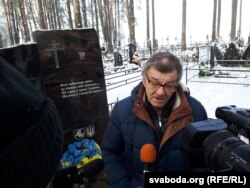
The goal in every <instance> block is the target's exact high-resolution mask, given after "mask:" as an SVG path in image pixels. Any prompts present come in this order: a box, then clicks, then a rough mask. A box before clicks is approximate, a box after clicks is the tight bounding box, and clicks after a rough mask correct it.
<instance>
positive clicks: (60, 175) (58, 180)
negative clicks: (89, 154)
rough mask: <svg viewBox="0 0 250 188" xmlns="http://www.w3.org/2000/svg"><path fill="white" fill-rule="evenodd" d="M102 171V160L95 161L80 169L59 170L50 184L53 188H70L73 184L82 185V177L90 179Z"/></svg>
mask: <svg viewBox="0 0 250 188" xmlns="http://www.w3.org/2000/svg"><path fill="white" fill-rule="evenodd" d="M103 169H104V162H103V160H102V159H95V160H93V161H90V162H89V163H87V164H85V165H84V166H83V167H81V168H80V169H77V167H76V166H71V167H67V168H63V169H60V170H58V171H57V172H56V174H55V177H54V178H53V180H52V182H51V184H52V186H53V188H71V187H72V186H73V185H74V184H80V185H81V184H83V179H82V178H83V177H91V176H93V175H96V174H98V173H99V172H101V171H102V170H103Z"/></svg>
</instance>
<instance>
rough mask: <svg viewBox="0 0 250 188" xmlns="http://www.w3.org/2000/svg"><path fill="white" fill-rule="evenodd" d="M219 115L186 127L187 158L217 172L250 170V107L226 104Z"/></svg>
mask: <svg viewBox="0 0 250 188" xmlns="http://www.w3.org/2000/svg"><path fill="white" fill-rule="evenodd" d="M215 115H216V117H217V118H218V119H208V120H205V121H199V122H194V123H192V124H191V126H188V127H186V128H185V130H184V134H183V140H185V141H184V142H183V145H182V154H183V157H184V159H185V160H187V162H188V163H189V164H190V165H191V166H192V167H195V168H208V169H209V170H210V171H213V172H232V171H236V172H250V144H249V139H250V109H244V108H238V107H236V106H234V105H231V106H223V107H218V108H217V109H216V112H215Z"/></svg>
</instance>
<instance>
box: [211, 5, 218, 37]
mask: <svg viewBox="0 0 250 188" xmlns="http://www.w3.org/2000/svg"><path fill="white" fill-rule="evenodd" d="M216 14H217V0H214V9H213V25H212V41H215V39H216V33H215V32H216Z"/></svg>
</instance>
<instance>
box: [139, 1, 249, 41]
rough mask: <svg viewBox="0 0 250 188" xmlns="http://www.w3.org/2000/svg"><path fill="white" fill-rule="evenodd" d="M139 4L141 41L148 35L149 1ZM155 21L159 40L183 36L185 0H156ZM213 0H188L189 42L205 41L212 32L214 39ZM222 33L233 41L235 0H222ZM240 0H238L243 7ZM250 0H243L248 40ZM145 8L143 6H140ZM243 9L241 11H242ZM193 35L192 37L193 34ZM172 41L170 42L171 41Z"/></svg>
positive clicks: (243, 29)
mask: <svg viewBox="0 0 250 188" xmlns="http://www.w3.org/2000/svg"><path fill="white" fill-rule="evenodd" d="M138 1H140V2H141V3H140V5H139V6H138V3H137V4H136V3H135V4H136V6H135V7H136V8H135V17H136V19H137V25H136V38H137V40H138V42H141V41H144V40H145V38H146V16H145V15H146V13H145V7H146V1H143V0H137V2H138ZM154 2H155V22H156V23H155V24H156V38H157V39H158V40H159V43H162V42H163V43H164V42H165V43H167V40H166V39H167V36H169V39H170V40H171V41H172V42H175V39H174V38H176V37H177V38H178V40H180V36H181V15H182V0H155V1H154ZM213 2H214V1H213V0H187V23H186V24H187V35H186V37H187V43H189V42H190V38H191V40H192V42H195V41H205V40H206V36H207V35H208V36H209V38H210V39H211V33H212V19H213V17H212V16H213ZM221 3H222V5H221V6H222V10H221V31H220V33H221V36H222V38H223V39H224V40H225V41H226V42H229V33H230V30H231V6H232V0H221ZM239 4H240V0H238V8H239ZM249 7H250V0H243V4H242V37H243V38H244V40H245V42H247V37H248V36H249V30H250V11H249ZM140 9H141V10H140ZM238 12H239V11H238ZM238 19H239V16H238V18H237V27H236V31H237V30H238V28H239V26H238V25H239V20H238ZM190 36H191V37H190ZM171 41H170V42H171Z"/></svg>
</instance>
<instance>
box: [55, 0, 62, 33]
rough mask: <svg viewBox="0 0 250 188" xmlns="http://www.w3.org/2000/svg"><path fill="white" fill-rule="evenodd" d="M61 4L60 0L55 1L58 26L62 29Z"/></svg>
mask: <svg viewBox="0 0 250 188" xmlns="http://www.w3.org/2000/svg"><path fill="white" fill-rule="evenodd" d="M59 4H60V1H55V12H56V22H57V28H59V29H61V21H60V14H59Z"/></svg>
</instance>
